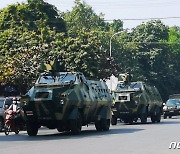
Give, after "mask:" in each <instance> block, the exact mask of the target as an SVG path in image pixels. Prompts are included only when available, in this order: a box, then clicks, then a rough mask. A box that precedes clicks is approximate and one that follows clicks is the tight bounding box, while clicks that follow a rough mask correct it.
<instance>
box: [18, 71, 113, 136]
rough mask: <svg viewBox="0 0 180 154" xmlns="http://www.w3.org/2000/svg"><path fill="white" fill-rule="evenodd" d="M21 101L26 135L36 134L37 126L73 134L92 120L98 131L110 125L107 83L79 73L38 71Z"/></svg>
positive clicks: (110, 100) (110, 97) (104, 129)
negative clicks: (35, 78)
mask: <svg viewBox="0 0 180 154" xmlns="http://www.w3.org/2000/svg"><path fill="white" fill-rule="evenodd" d="M21 103H22V106H23V109H24V113H25V121H26V124H27V133H28V135H29V136H35V135H37V133H38V129H39V128H40V126H46V127H47V128H49V129H57V130H58V131H59V132H63V131H71V132H72V133H80V131H81V127H82V126H84V125H88V124H89V123H95V127H96V129H97V131H101V130H103V131H108V130H109V127H110V119H111V104H112V96H111V95H110V92H109V90H108V87H107V85H106V84H105V83H104V82H103V81H94V80H87V79H86V78H85V77H84V75H83V74H82V73H79V72H73V73H72V72H56V73H52V72H48V73H43V74H41V75H40V77H39V78H38V79H37V81H36V83H35V85H34V86H33V87H32V88H31V89H30V90H29V92H28V93H27V94H26V95H25V96H23V97H22V98H21Z"/></svg>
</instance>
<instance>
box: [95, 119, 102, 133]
mask: <svg viewBox="0 0 180 154" xmlns="http://www.w3.org/2000/svg"><path fill="white" fill-rule="evenodd" d="M95 127H96V130H97V131H102V127H101V121H100V120H97V121H96V122H95Z"/></svg>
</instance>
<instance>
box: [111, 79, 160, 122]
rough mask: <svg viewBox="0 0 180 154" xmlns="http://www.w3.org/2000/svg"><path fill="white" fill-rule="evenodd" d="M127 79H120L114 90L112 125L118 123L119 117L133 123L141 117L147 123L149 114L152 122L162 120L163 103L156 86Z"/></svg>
mask: <svg viewBox="0 0 180 154" xmlns="http://www.w3.org/2000/svg"><path fill="white" fill-rule="evenodd" d="M126 79H127V78H125V80H124V81H119V83H118V84H117V88H116V90H115V91H113V95H114V103H113V105H112V112H113V115H112V120H111V123H112V125H116V124H117V119H118V118H120V119H121V120H122V121H124V122H125V123H133V122H136V121H137V120H138V118H140V120H141V123H146V122H147V117H148V116H150V117H151V121H152V122H160V120H161V114H162V104H163V103H162V99H161V96H160V94H159V92H158V90H157V89H156V87H155V86H150V85H148V84H146V83H144V82H141V81H138V82H131V81H127V80H126Z"/></svg>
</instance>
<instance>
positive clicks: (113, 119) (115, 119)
mask: <svg viewBox="0 0 180 154" xmlns="http://www.w3.org/2000/svg"><path fill="white" fill-rule="evenodd" d="M111 124H112V125H117V118H116V117H115V116H112V118H111Z"/></svg>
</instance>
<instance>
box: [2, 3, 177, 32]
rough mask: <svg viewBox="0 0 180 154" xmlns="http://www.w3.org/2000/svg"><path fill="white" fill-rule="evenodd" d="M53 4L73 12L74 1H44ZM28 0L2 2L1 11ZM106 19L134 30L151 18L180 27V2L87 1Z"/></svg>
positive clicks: (61, 9)
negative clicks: (118, 21)
mask: <svg viewBox="0 0 180 154" xmlns="http://www.w3.org/2000/svg"><path fill="white" fill-rule="evenodd" d="M44 1H46V2H48V3H50V4H53V5H55V6H56V7H57V9H58V10H60V11H61V12H66V11H67V10H69V11H71V10H72V7H73V6H74V0H44ZM17 2H18V3H22V2H27V0H1V2H0V9H2V8H4V7H7V6H8V5H10V4H13V3H17ZM85 2H86V3H87V4H88V5H90V6H91V7H92V8H93V10H94V11H95V12H96V13H97V14H98V15H99V14H100V13H103V14H104V19H105V20H108V21H112V20H114V19H121V20H122V21H123V23H124V28H128V29H131V28H134V27H136V26H137V25H140V24H142V23H143V22H147V21H150V20H151V18H161V20H162V22H163V23H164V24H165V25H167V26H170V27H171V26H175V25H176V26H180V0H85Z"/></svg>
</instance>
